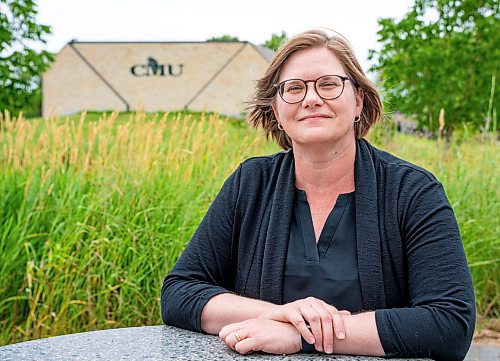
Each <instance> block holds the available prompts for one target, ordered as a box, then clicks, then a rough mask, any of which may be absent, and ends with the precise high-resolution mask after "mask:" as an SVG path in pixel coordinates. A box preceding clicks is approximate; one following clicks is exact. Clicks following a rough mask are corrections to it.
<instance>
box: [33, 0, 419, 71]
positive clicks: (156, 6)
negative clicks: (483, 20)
mask: <svg viewBox="0 0 500 361" xmlns="http://www.w3.org/2000/svg"><path fill="white" fill-rule="evenodd" d="M413 3H414V0H301V1H297V0H252V1H238V0H210V1H209V0H38V1H37V4H38V12H39V13H38V21H39V22H40V23H42V24H45V25H50V26H51V27H52V34H51V35H49V36H47V37H46V40H47V44H46V45H45V46H44V48H45V49H47V50H50V51H52V52H55V53H57V52H59V51H60V50H61V49H62V47H63V46H64V45H65V44H66V43H67V42H69V41H71V40H72V39H75V40H78V41H205V40H206V39H208V38H211V37H214V36H221V35H224V34H228V35H232V36H236V37H238V38H239V39H240V40H246V41H250V42H252V43H254V44H261V43H263V42H264V41H266V40H268V39H270V38H271V35H272V34H273V33H278V34H279V33H281V31H285V32H286V33H287V35H288V36H291V35H294V34H297V33H300V32H302V31H304V30H308V29H311V28H318V27H324V28H329V29H334V30H335V31H338V32H340V33H341V34H343V35H344V36H345V37H346V38H347V39H348V40H349V41H350V42H351V44H352V46H353V48H354V51H355V53H356V55H357V57H358V59H359V61H360V62H361V65H362V67H363V69H364V70H365V71H367V70H368V68H369V66H370V62H369V61H368V60H367V58H368V50H369V49H378V46H377V30H378V29H379V26H378V22H377V20H378V19H380V18H387V17H392V18H396V19H400V18H401V17H403V16H404V14H406V13H407V12H408V10H409V8H410V7H411V6H412V5H413Z"/></svg>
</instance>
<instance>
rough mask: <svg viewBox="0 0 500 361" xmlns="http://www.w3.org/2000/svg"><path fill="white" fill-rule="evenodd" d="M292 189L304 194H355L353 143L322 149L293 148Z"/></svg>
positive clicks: (354, 150) (354, 148)
mask: <svg viewBox="0 0 500 361" xmlns="http://www.w3.org/2000/svg"><path fill="white" fill-rule="evenodd" d="M293 150H294V157H295V185H296V186H297V187H298V188H300V189H302V190H305V191H306V193H307V192H314V193H324V192H328V193H332V192H333V193H337V194H339V193H349V192H352V191H353V190H354V160H355V158H356V141H355V140H354V139H353V140H352V141H350V142H348V143H347V144H342V145H339V146H337V147H328V148H323V149H318V148H316V149H311V147H302V146H294V149H293Z"/></svg>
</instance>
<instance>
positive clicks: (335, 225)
mask: <svg viewBox="0 0 500 361" xmlns="http://www.w3.org/2000/svg"><path fill="white" fill-rule="evenodd" d="M355 223H356V219H355V208H354V192H352V193H348V194H341V195H339V197H338V199H337V202H336V203H335V206H334V207H333V209H332V211H331V212H330V214H329V215H328V218H327V219H326V222H325V225H324V227H323V230H322V231H321V235H320V237H319V240H318V243H316V238H315V235H314V227H313V223H312V218H311V210H310V208H309V203H308V202H307V195H306V193H305V192H304V191H302V190H300V189H297V190H296V192H295V201H294V206H293V214H292V222H291V228H290V243H289V245H288V251H287V257H286V264H285V275H284V279H283V302H284V303H288V302H293V301H296V300H299V299H303V298H306V297H309V296H313V297H316V298H319V299H320V300H323V301H325V302H326V303H328V304H331V305H333V306H335V307H336V308H337V309H339V310H348V311H350V312H359V311H361V310H362V309H363V299H362V297H361V286H360V283H359V275H358V259H357V253H356V232H355Z"/></svg>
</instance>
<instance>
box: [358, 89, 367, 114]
mask: <svg viewBox="0 0 500 361" xmlns="http://www.w3.org/2000/svg"><path fill="white" fill-rule="evenodd" d="M364 97H365V93H364V91H363V89H362V88H358V91H357V92H356V114H361V112H362V111H363V99H364Z"/></svg>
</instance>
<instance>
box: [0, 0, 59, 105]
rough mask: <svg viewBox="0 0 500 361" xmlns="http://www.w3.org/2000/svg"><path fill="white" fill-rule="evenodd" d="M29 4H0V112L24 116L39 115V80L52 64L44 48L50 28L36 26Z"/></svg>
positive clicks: (2, 0)
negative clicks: (40, 47) (40, 46)
mask: <svg viewBox="0 0 500 361" xmlns="http://www.w3.org/2000/svg"><path fill="white" fill-rule="evenodd" d="M36 14H37V8H36V4H35V2H34V1H33V0H0V88H1V89H2V92H1V93H0V109H1V110H4V109H8V110H10V111H11V112H12V113H14V112H19V111H24V113H25V114H27V115H38V114H39V113H40V105H41V95H40V76H41V74H42V72H43V71H44V70H45V69H47V67H48V65H49V63H50V62H51V61H52V60H53V55H52V54H51V53H49V52H48V51H45V50H42V51H37V50H35V49H34V45H35V44H36V43H43V44H45V40H44V38H43V37H44V36H45V35H47V34H50V27H49V26H46V25H40V24H37V23H36Z"/></svg>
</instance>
